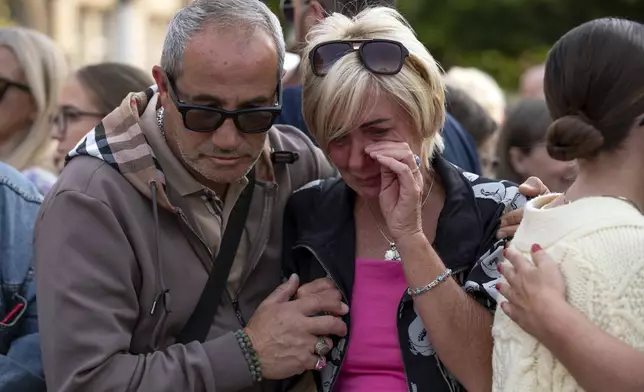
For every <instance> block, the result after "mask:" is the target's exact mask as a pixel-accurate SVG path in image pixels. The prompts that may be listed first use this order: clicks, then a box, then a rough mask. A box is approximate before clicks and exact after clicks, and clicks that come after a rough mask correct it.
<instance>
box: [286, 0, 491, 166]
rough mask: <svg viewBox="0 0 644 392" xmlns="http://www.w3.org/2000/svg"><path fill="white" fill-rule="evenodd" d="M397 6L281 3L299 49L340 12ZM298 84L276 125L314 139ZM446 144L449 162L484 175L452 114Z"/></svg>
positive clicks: (389, 1) (372, 1) (390, 2)
mask: <svg viewBox="0 0 644 392" xmlns="http://www.w3.org/2000/svg"><path fill="white" fill-rule="evenodd" d="M396 3H397V1H396V0H281V1H280V11H281V14H282V19H283V20H284V22H285V23H286V24H287V25H289V26H291V28H292V29H293V30H294V34H293V36H294V39H295V40H296V41H297V42H298V43H299V44H298V43H296V46H300V44H301V43H304V42H305V40H306V35H307V34H308V32H309V31H310V30H311V28H313V27H314V26H315V25H316V24H318V23H319V22H320V21H322V20H323V19H324V18H325V17H326V16H327V15H331V14H333V13H334V12H339V13H341V14H344V15H346V16H348V17H353V16H355V15H356V14H358V13H359V12H360V11H362V10H364V9H365V8H367V7H369V6H371V7H373V6H386V7H391V8H396ZM293 75H294V78H299V72H294V73H293ZM293 83H295V82H293ZM297 84H298V85H295V86H292V87H288V88H285V89H284V101H283V109H282V113H281V114H280V115H279V116H278V118H277V120H276V123H277V124H287V125H292V126H294V127H296V128H298V129H300V130H301V131H302V132H304V133H305V134H307V135H309V136H310V133H309V131H308V127H307V126H306V123H305V122H304V119H303V118H302V86H301V85H299V82H298V83H297ZM443 140H444V141H445V150H444V151H443V155H444V156H445V158H446V159H447V160H448V161H450V162H452V163H454V164H455V165H457V166H459V167H461V168H462V169H464V170H466V171H469V172H471V173H475V174H479V175H480V174H481V166H480V163H479V158H478V153H477V151H476V144H475V142H474V140H473V139H472V137H471V136H470V134H469V133H468V132H466V131H465V130H464V129H463V128H462V126H461V125H460V124H459V123H458V121H456V120H455V119H454V118H453V117H452V116H451V115H449V114H448V115H447V117H446V120H445V125H444V126H443ZM314 142H315V140H314Z"/></svg>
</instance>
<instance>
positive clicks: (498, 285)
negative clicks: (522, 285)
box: [494, 283, 501, 291]
mask: <svg viewBox="0 0 644 392" xmlns="http://www.w3.org/2000/svg"><path fill="white" fill-rule="evenodd" d="M494 287H496V289H497V291H498V290H501V283H497V284H496V285H495V286H494Z"/></svg>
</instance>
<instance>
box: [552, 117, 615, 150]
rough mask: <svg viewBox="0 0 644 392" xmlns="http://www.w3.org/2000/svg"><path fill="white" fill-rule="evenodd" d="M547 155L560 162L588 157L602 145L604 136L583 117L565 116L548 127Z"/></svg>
mask: <svg viewBox="0 0 644 392" xmlns="http://www.w3.org/2000/svg"><path fill="white" fill-rule="evenodd" d="M546 140H547V146H548V153H549V154H550V156H551V157H553V158H554V159H557V160H560V161H572V160H573V159H577V158H586V157H590V156H592V155H593V154H595V153H596V152H598V151H599V149H600V148H601V147H602V146H603V145H604V136H603V135H602V133H601V132H600V131H599V129H597V128H596V127H595V126H594V125H593V124H591V123H590V120H589V119H588V118H586V117H585V116H583V115H577V114H572V115H567V116H563V117H560V118H558V119H556V120H555V121H553V122H552V124H550V126H549V127H548V134H547V137H546Z"/></svg>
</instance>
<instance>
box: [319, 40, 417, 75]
mask: <svg viewBox="0 0 644 392" xmlns="http://www.w3.org/2000/svg"><path fill="white" fill-rule="evenodd" d="M356 51H357V52H358V56H359V57H360V61H362V64H364V66H365V68H367V69H368V70H369V71H371V72H373V73H375V74H380V75H395V74H397V73H398V72H400V70H401V69H402V67H403V64H404V63H405V58H407V56H409V51H408V50H407V48H405V46H404V45H403V44H401V43H400V42H398V41H392V40H388V39H370V40H350V41H342V40H339V41H327V42H322V43H321V44H318V45H315V47H313V50H311V52H310V53H309V61H310V62H311V69H312V70H313V74H314V75H316V76H325V75H326V74H327V73H328V72H329V69H331V67H332V66H333V64H335V63H336V62H337V61H338V60H340V59H341V58H342V57H344V56H346V55H347V54H349V53H353V52H356Z"/></svg>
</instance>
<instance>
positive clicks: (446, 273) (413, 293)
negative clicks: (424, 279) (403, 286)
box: [407, 268, 452, 297]
mask: <svg viewBox="0 0 644 392" xmlns="http://www.w3.org/2000/svg"><path fill="white" fill-rule="evenodd" d="M451 275H452V270H451V269H449V268H448V269H446V270H445V271H444V272H443V273H442V274H440V275H438V277H437V278H436V279H434V280H432V281H431V282H429V283H428V284H426V285H425V286H422V287H419V288H417V289H410V288H408V289H407V294H409V295H411V296H412V297H417V296H419V295H421V294H425V293H426V292H428V291H429V290H431V289H433V288H434V287H436V286H438V285H439V284H441V283H442V282H443V281H445V280H446V279H447V278H449V277H450V276H451Z"/></svg>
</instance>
